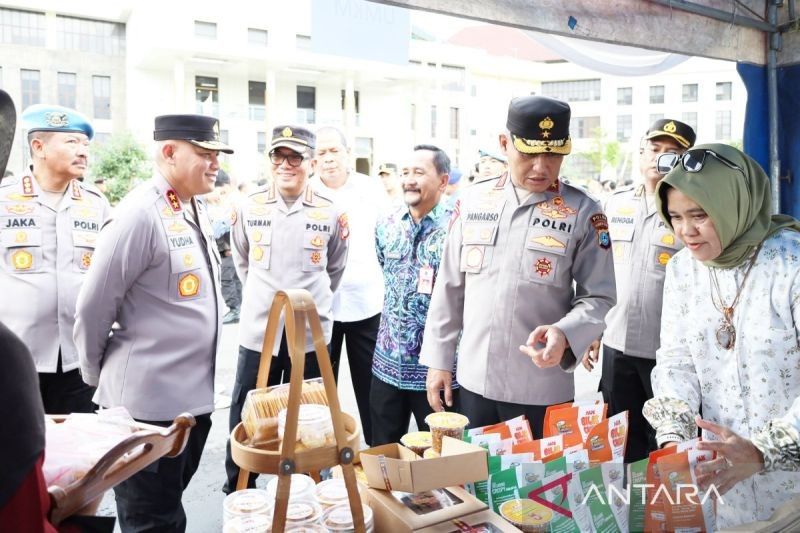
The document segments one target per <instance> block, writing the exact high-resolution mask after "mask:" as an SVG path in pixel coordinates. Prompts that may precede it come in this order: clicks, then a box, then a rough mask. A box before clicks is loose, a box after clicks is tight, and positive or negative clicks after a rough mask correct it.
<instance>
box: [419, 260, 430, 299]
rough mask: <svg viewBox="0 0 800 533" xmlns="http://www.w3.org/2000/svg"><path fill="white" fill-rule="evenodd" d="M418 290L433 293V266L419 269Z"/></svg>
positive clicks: (421, 292) (423, 292)
mask: <svg viewBox="0 0 800 533" xmlns="http://www.w3.org/2000/svg"><path fill="white" fill-rule="evenodd" d="M417 292H418V293H420V294H431V293H432V292H433V267H431V266H424V267H422V268H420V269H419V280H418V281H417Z"/></svg>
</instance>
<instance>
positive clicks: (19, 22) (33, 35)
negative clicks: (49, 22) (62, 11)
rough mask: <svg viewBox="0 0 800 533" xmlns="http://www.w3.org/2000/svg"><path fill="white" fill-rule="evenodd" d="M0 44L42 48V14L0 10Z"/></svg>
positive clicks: (43, 33)
mask: <svg viewBox="0 0 800 533" xmlns="http://www.w3.org/2000/svg"><path fill="white" fill-rule="evenodd" d="M0 43H3V44H24V45H28V46H44V44H45V18H44V13H35V12H33V11H20V10H18V9H4V8H3V9H0Z"/></svg>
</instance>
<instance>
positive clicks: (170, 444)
mask: <svg viewBox="0 0 800 533" xmlns="http://www.w3.org/2000/svg"><path fill="white" fill-rule="evenodd" d="M63 418H64V417H55V420H56V421H63ZM194 425H195V420H194V417H193V416H192V415H190V414H188V413H184V414H182V415H178V417H177V418H176V419H175V421H174V422H173V423H172V425H171V426H169V427H168V428H162V427H158V426H146V425H144V424H141V425H140V427H142V429H141V430H140V431H137V432H136V433H133V434H132V435H131V436H130V437H127V438H126V439H125V440H123V441H122V442H120V443H119V444H117V445H116V446H114V447H113V448H111V449H110V450H109V451H108V452H106V454H105V455H104V456H103V457H102V458H101V459H100V460H99V461H98V462H97V464H96V465H94V466H93V467H92V469H91V470H89V472H87V473H86V475H85V476H83V477H82V478H81V479H79V480H76V481H74V482H73V483H70V484H69V485H68V486H66V487H60V486H57V485H54V486H51V487H48V489H47V492H49V493H50V522H51V523H52V524H53V525H58V524H60V523H61V522H62V521H63V520H64V519H66V518H69V517H70V516H72V515H74V514H94V512H92V511H93V510H96V509H92V506H95V507H96V506H97V505H99V503H100V499H102V497H103V494H104V493H105V492H106V491H107V490H108V489H110V488H112V487H114V486H116V485H118V484H119V483H122V482H123V481H125V480H126V479H128V478H129V477H131V476H132V475H134V474H135V473H137V472H138V471H140V470H142V469H143V468H145V467H146V466H148V465H150V464H152V463H154V462H155V461H157V460H159V459H160V458H162V457H164V456H166V457H175V456H176V455H178V454H179V453H181V452H182V451H183V447H184V446H186V441H187V439H188V438H189V431H190V430H191V428H192V427H194Z"/></svg>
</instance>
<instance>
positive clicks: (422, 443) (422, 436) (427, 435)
mask: <svg viewBox="0 0 800 533" xmlns="http://www.w3.org/2000/svg"><path fill="white" fill-rule="evenodd" d="M400 444H402V445H403V446H405V447H406V448H408V449H409V450H411V451H412V452H414V453H416V454H417V455H423V454H424V453H425V450H427V449H428V448H430V447H431V432H430V431H414V432H413V433H406V434H405V435H403V436H402V437H401V438H400Z"/></svg>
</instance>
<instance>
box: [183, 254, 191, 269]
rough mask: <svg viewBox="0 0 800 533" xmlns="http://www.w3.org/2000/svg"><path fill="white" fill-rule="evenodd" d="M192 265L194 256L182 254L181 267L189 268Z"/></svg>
mask: <svg viewBox="0 0 800 533" xmlns="http://www.w3.org/2000/svg"><path fill="white" fill-rule="evenodd" d="M193 264H194V256H193V255H192V254H183V266H185V267H186V268H189V267H190V266H192V265H193Z"/></svg>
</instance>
